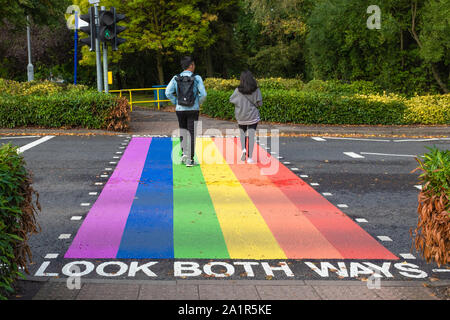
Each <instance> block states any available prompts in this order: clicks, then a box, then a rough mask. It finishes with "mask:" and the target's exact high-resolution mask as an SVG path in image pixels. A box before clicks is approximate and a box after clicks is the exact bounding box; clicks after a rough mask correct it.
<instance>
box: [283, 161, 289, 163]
mask: <svg viewBox="0 0 450 320" xmlns="http://www.w3.org/2000/svg"><path fill="white" fill-rule="evenodd" d="M283 164H291V163H290V162H289V161H285V162H283Z"/></svg>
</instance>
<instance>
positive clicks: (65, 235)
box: [58, 233, 71, 239]
mask: <svg viewBox="0 0 450 320" xmlns="http://www.w3.org/2000/svg"><path fill="white" fill-rule="evenodd" d="M70 237H71V234H69V233H63V234H60V235H59V237H58V239H70Z"/></svg>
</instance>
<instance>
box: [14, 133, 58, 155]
mask: <svg viewBox="0 0 450 320" xmlns="http://www.w3.org/2000/svg"><path fill="white" fill-rule="evenodd" d="M54 137H55V136H45V137H42V138H40V139H38V140H36V141H33V142H30V143H29V144H26V145H24V146H23V147H20V148H18V149H17V153H23V152H25V151H27V150H28V149H31V148H33V147H35V146H37V145H39V144H41V143H44V142H46V141H48V140H50V139H52V138H54Z"/></svg>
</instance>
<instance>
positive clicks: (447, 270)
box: [431, 269, 450, 272]
mask: <svg viewBox="0 0 450 320" xmlns="http://www.w3.org/2000/svg"><path fill="white" fill-rule="evenodd" d="M431 271H433V272H450V269H433V270H431Z"/></svg>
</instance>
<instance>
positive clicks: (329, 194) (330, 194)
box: [322, 192, 333, 196]
mask: <svg viewBox="0 0 450 320" xmlns="http://www.w3.org/2000/svg"><path fill="white" fill-rule="evenodd" d="M322 194H323V195H324V196H332V195H333V194H332V193H330V192H323V193H322Z"/></svg>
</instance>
